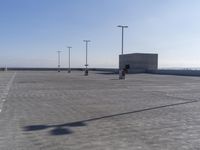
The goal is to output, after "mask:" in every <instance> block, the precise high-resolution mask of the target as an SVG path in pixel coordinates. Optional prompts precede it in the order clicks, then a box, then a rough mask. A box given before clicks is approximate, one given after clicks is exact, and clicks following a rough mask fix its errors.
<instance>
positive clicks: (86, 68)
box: [83, 40, 90, 76]
mask: <svg viewBox="0 0 200 150" xmlns="http://www.w3.org/2000/svg"><path fill="white" fill-rule="evenodd" d="M83 42H85V43H86V64H85V76H87V75H88V43H89V42H90V40H84V41H83Z"/></svg>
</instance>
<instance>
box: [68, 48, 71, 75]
mask: <svg viewBox="0 0 200 150" xmlns="http://www.w3.org/2000/svg"><path fill="white" fill-rule="evenodd" d="M71 48H72V47H71V46H68V49H69V68H68V73H71V66H70V50H71Z"/></svg>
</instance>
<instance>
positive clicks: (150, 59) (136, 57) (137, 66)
mask: <svg viewBox="0 0 200 150" xmlns="http://www.w3.org/2000/svg"><path fill="white" fill-rule="evenodd" d="M124 68H126V69H127V70H128V73H145V72H148V71H151V72H152V71H154V70H157V69H158V54H152V53H132V54H123V55H119V69H124Z"/></svg>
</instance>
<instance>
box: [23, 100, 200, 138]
mask: <svg viewBox="0 0 200 150" xmlns="http://www.w3.org/2000/svg"><path fill="white" fill-rule="evenodd" d="M196 102H199V101H198V100H192V101H187V102H181V103H175V104H169V105H162V106H157V107H151V108H145V109H140V110H135V111H129V112H124V113H118V114H113V115H107V116H102V117H96V118H91V119H85V120H81V121H76V122H69V123H65V124H58V125H30V126H25V127H23V129H24V131H37V130H44V129H47V128H53V129H52V130H51V132H50V134H51V135H65V134H71V133H73V132H72V131H71V130H70V129H68V128H69V127H82V126H86V125H87V123H88V122H92V121H97V120H102V119H107V118H113V117H117V116H124V115H128V114H134V113H140V112H145V111H151V110H157V109H162V108H167V107H173V106H178V105H185V104H190V103H196ZM67 127H68V128H67Z"/></svg>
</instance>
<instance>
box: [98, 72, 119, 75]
mask: <svg viewBox="0 0 200 150" xmlns="http://www.w3.org/2000/svg"><path fill="white" fill-rule="evenodd" d="M96 74H103V75H116V74H118V73H117V72H97V73H96Z"/></svg>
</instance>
